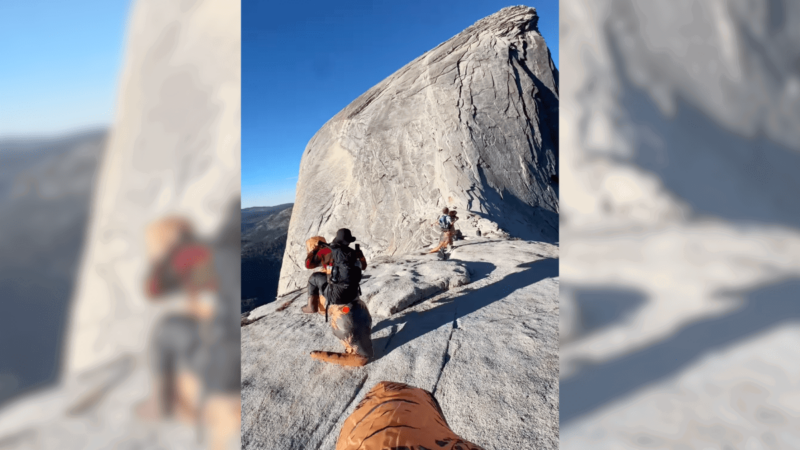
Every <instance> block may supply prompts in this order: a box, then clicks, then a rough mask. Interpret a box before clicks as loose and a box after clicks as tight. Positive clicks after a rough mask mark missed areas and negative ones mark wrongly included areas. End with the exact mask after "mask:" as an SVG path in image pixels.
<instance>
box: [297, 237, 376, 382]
mask: <svg viewBox="0 0 800 450" xmlns="http://www.w3.org/2000/svg"><path fill="white" fill-rule="evenodd" d="M355 240H356V238H355V237H354V236H353V235H352V233H351V232H350V230H348V229H347V228H342V229H340V230H339V231H337V232H336V238H334V240H333V242H331V243H330V245H328V244H327V243H325V239H324V238H322V237H320V236H316V237H313V238H311V239H309V240H308V242H306V245H307V248H308V249H309V253H308V256H307V258H306V268H309V269H313V268H316V267H319V266H322V267H323V271H321V272H315V273H313V274H312V275H311V277H309V279H308V305H306V306H304V307H303V308H302V311H303V312H304V313H314V312H322V311H324V312H325V320H326V321H327V320H328V312H329V311H330V313H331V327H332V328H333V334H334V336H336V337H337V338H339V339H340V340H341V341H342V343H343V344H344V346H345V350H346V353H331V352H312V354H311V356H312V357H313V358H315V359H319V360H321V361H326V362H331V363H334V364H341V365H352V366H363V365H364V364H366V363H367V362H368V361H369V359H370V358H372V356H373V349H372V339H371V337H370V335H371V329H372V316H371V315H370V313H369V310H368V309H367V305H366V304H365V303H364V302H363V301H362V300H361V299H360V298H359V294H360V289H359V283H360V282H361V272H362V270H364V269H366V268H367V260H366V259H365V258H364V254H363V253H362V252H361V249H360V248H359V246H358V244H356V248H355V249H351V248H350V244H351V243H352V242H355ZM321 298H322V299H324V301H320V300H321Z"/></svg>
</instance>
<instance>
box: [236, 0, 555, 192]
mask: <svg viewBox="0 0 800 450" xmlns="http://www.w3.org/2000/svg"><path fill="white" fill-rule="evenodd" d="M516 4H519V3H517V2H507V1H506V2H504V1H494V0H466V1H452V0H441V1H436V2H427V1H419V0H409V1H393V2H386V1H346V2H329V1H316V0H315V1H304V2H266V1H261V0H243V2H242V207H243V208H246V207H250V206H271V205H277V204H281V203H290V202H293V201H294V192H295V186H296V183H297V174H298V171H299V168H300V158H301V157H302V155H303V151H304V150H305V147H306V144H308V141H309V140H310V139H311V137H312V136H313V135H314V133H316V132H317V130H319V129H320V128H321V127H322V126H323V125H324V124H325V122H327V121H328V120H329V119H330V118H331V117H333V116H334V115H335V114H336V113H338V112H339V111H340V110H342V109H343V108H344V107H345V106H347V105H348V104H349V103H350V102H352V101H353V100H355V99H356V97H358V96H359V95H361V94H363V93H364V92H365V91H366V90H368V89H369V88H371V87H372V86H374V85H376V84H378V83H379V82H380V81H381V80H383V79H384V78H386V77H388V76H389V75H391V74H392V73H394V72H395V71H397V70H398V69H400V68H401V67H403V66H404V65H406V64H407V63H408V62H410V61H412V60H413V59H414V58H416V57H418V56H420V55H421V54H423V53H425V52H426V51H428V50H430V49H432V48H434V47H436V46H437V45H439V44H440V43H442V42H444V41H446V40H447V39H450V38H451V37H453V36H454V35H456V34H458V33H459V32H461V31H463V30H464V29H465V28H467V27H469V26H470V25H472V24H473V23H475V22H476V21H478V20H480V19H482V18H483V17H486V16H488V15H491V14H493V13H495V12H497V11H499V10H500V9H502V8H504V7H506V6H512V5H516ZM526 5H527V6H533V7H535V8H536V10H537V12H538V14H539V17H540V18H539V30H540V32H541V33H542V36H544V38H545V41H546V42H547V45H548V47H550V51H551V53H552V56H553V60H554V61H555V63H556V66H558V1H556V0H548V1H543V2H536V3H527V4H526ZM332 176H335V174H332Z"/></svg>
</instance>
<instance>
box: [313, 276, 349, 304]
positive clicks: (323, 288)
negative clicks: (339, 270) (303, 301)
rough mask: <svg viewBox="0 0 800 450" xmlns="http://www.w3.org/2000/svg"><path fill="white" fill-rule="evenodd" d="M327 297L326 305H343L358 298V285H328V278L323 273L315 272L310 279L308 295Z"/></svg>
mask: <svg viewBox="0 0 800 450" xmlns="http://www.w3.org/2000/svg"><path fill="white" fill-rule="evenodd" d="M320 294H322V295H323V296H325V301H326V304H331V305H343V304H345V303H350V302H352V301H354V300H355V299H356V298H358V285H356V286H349V285H346V284H333V283H328V276H327V275H326V274H325V273H323V272H314V273H312V274H311V276H310V277H308V295H309V296H315V295H320Z"/></svg>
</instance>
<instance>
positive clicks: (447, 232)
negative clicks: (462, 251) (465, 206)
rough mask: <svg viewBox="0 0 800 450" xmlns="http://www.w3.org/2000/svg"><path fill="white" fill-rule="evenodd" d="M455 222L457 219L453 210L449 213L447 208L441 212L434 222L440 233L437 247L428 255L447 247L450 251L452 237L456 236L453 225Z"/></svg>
mask: <svg viewBox="0 0 800 450" xmlns="http://www.w3.org/2000/svg"><path fill="white" fill-rule="evenodd" d="M457 220H458V217H457V216H456V211H455V210H452V211H450V210H449V209H448V208H444V209H443V210H442V215H441V216H439V220H438V221H437V222H436V225H438V226H439V230H441V232H442V234H441V236H440V238H439V245H437V246H436V247H435V248H434V249H433V250H431V251H430V252H428V253H436V252H438V251H444V249H445V248H446V247H448V246H449V247H450V249H452V248H453V237H454V236H455V235H456V229H455V223H456V221H457Z"/></svg>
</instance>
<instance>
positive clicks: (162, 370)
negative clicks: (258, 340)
mask: <svg viewBox="0 0 800 450" xmlns="http://www.w3.org/2000/svg"><path fill="white" fill-rule="evenodd" d="M204 328H205V332H206V333H207V334H208V337H207V339H206V341H207V342H203V339H202V337H201V333H202V332H203V329H204ZM218 328H219V325H218V324H217V323H208V324H201V323H200V322H199V321H198V320H197V319H194V318H192V317H188V316H185V315H180V314H176V315H171V316H167V317H165V318H164V319H163V320H162V321H161V322H159V323H158V325H157V326H156V329H155V334H154V336H153V348H152V354H153V366H154V369H155V371H156V372H157V373H158V374H159V375H161V376H174V375H175V374H176V372H178V371H188V372H190V373H192V374H194V375H195V376H196V377H198V378H199V379H200V380H201V382H202V384H203V389H204V390H205V391H206V392H208V393H213V392H218V393H235V392H238V391H239V389H240V381H241V380H240V379H241V367H240V361H239V360H240V357H239V356H240V355H239V353H240V351H241V343H240V341H239V339H233V338H227V339H224V338H223V337H222V333H219V329H218Z"/></svg>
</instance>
